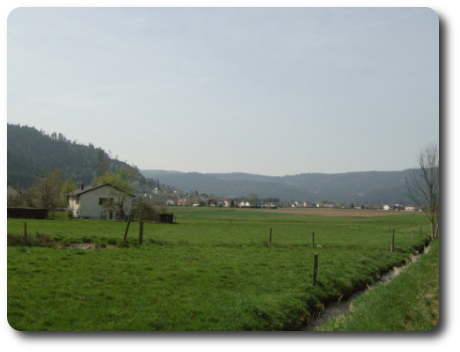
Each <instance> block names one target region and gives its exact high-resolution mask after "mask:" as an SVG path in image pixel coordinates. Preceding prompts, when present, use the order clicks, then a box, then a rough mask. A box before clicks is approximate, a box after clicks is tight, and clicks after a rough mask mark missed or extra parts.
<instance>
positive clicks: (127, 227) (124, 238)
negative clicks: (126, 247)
mask: <svg viewBox="0 0 460 352" xmlns="http://www.w3.org/2000/svg"><path fill="white" fill-rule="evenodd" d="M129 224H131V220H128V224H127V225H126V230H125V236H124V237H123V242H125V243H126V238H127V237H128V229H129Z"/></svg>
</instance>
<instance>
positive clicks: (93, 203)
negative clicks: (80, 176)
mask: <svg viewBox="0 0 460 352" xmlns="http://www.w3.org/2000/svg"><path fill="white" fill-rule="evenodd" d="M135 197H136V196H135V195H134V194H131V193H129V192H126V191H123V190H121V189H119V188H117V187H114V186H112V185H111V184H109V183H103V184H98V185H92V186H90V187H87V188H85V187H84V186H83V185H82V186H81V188H80V189H77V190H75V191H73V192H70V193H68V194H67V199H68V202H69V203H68V204H69V208H68V210H69V213H70V216H72V217H74V218H91V219H117V218H124V217H126V216H129V215H131V209H132V206H133V199H134V198H135Z"/></svg>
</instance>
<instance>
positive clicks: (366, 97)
mask: <svg viewBox="0 0 460 352" xmlns="http://www.w3.org/2000/svg"><path fill="white" fill-rule="evenodd" d="M7 50H8V51H7V55H8V56H7V59H8V69H7V75H8V88H7V89H8V91H7V92H8V116H7V121H8V123H14V124H21V125H28V126H34V127H36V128H37V129H42V130H44V131H46V132H48V133H52V132H60V133H63V134H64V135H65V136H66V137H67V138H68V139H70V140H77V141H78V142H80V143H84V144H88V143H93V144H94V145H95V146H98V147H102V148H103V149H105V150H106V151H109V150H110V151H111V152H112V155H113V156H115V155H117V156H118V157H119V159H121V160H126V161H128V162H129V163H130V164H134V165H136V166H138V167H139V168H140V169H165V170H178V171H185V172H189V171H197V172H248V173H254V174H263V175H291V174H298V173H308V172H325V173H338V172H350V171H369V170H381V171H384V170H403V169H406V168H410V167H414V166H416V156H417V153H418V151H419V150H420V148H421V147H423V146H424V145H426V144H429V143H438V140H439V96H438V94H439V21H438V17H437V14H436V13H435V12H434V11H432V10H430V9H428V8H329V9H327V8H133V9H129V8H19V9H16V10H14V11H12V12H11V13H10V15H9V18H8V47H7Z"/></svg>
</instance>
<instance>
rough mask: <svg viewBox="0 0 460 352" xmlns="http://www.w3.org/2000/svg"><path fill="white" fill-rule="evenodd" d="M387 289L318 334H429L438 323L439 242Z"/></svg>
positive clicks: (378, 289) (359, 300) (358, 303)
mask: <svg viewBox="0 0 460 352" xmlns="http://www.w3.org/2000/svg"><path fill="white" fill-rule="evenodd" d="M429 248H430V251H429V252H428V253H427V254H425V255H423V256H422V257H421V258H420V259H419V260H418V261H417V262H415V263H414V264H412V265H411V266H410V267H408V268H407V271H404V272H402V273H401V274H399V275H398V276H397V277H396V278H394V279H393V281H391V282H390V283H389V284H387V285H378V286H376V287H375V288H373V289H372V290H370V291H368V292H367V293H366V294H364V295H362V296H360V297H358V298H357V299H356V300H355V301H354V302H353V308H352V310H351V311H350V312H349V313H346V314H345V315H343V316H341V317H334V318H331V319H330V320H329V321H328V322H327V323H326V324H325V325H323V326H321V327H319V328H318V330H319V331H428V330H432V329H434V328H435V327H436V326H437V324H438V321H439V240H435V241H433V242H431V245H430V247H429Z"/></svg>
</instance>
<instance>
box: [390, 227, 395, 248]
mask: <svg viewBox="0 0 460 352" xmlns="http://www.w3.org/2000/svg"><path fill="white" fill-rule="evenodd" d="M391 251H392V252H394V251H395V230H393V236H392V238H391Z"/></svg>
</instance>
